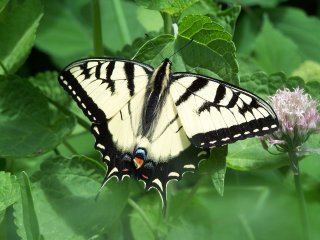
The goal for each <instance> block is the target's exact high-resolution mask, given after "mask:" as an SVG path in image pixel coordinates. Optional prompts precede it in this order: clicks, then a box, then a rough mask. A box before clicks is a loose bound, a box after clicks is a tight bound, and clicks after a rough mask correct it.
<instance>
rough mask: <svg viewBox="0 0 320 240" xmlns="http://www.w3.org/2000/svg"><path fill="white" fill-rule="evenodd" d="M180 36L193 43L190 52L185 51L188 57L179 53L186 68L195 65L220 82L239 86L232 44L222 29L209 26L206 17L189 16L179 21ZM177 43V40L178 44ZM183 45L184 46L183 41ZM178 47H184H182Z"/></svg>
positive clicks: (227, 34)
mask: <svg viewBox="0 0 320 240" xmlns="http://www.w3.org/2000/svg"><path fill="white" fill-rule="evenodd" d="M179 35H180V36H181V37H183V38H187V39H193V42H192V43H191V44H190V47H189V48H190V50H189V49H188V50H189V54H188V52H187V51H186V49H183V50H182V51H181V55H182V57H183V58H184V60H185V61H186V63H187V64H188V63H189V65H190V62H191V61H193V62H197V63H198V64H199V67H204V68H207V69H209V70H211V71H213V72H214V73H216V74H217V75H218V76H219V77H221V78H222V79H223V80H225V81H228V82H231V83H234V84H236V85H238V75H237V74H238V63H237V61H236V57H235V45H234V43H233V42H232V35H231V34H230V33H228V32H227V31H226V30H225V29H224V28H223V27H222V26H220V25H218V24H216V23H214V22H212V20H211V19H210V18H209V17H204V16H198V15H190V16H186V17H185V18H183V19H182V20H181V22H180V24H179ZM183 38H180V39H181V40H182V39H183ZM180 39H179V38H178V41H179V40H180ZM181 40H180V41H181ZM182 43H184V44H186V41H185V40H184V41H182ZM179 45H180V46H183V44H181V43H180V44H179ZM191 46H192V47H191ZM192 50H193V51H192ZM191 56H192V57H191Z"/></svg>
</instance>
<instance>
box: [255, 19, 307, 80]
mask: <svg viewBox="0 0 320 240" xmlns="http://www.w3.org/2000/svg"><path fill="white" fill-rule="evenodd" d="M254 53H255V58H254V59H255V62H256V64H257V65H258V66H259V67H261V69H262V70H263V71H266V72H267V73H274V72H279V71H284V72H286V73H287V74H290V73H291V72H292V71H293V70H294V69H296V68H297V67H298V66H299V65H300V64H301V62H302V57H301V53H300V48H299V46H298V45H296V44H295V43H294V42H293V41H292V40H291V39H289V38H288V37H286V36H285V35H283V34H282V33H281V32H280V31H279V30H277V29H276V28H274V27H273V26H272V24H271V22H270V21H269V19H268V18H264V23H263V26H262V29H261V32H260V34H259V35H258V37H257V40H256V46H255V50H254Z"/></svg>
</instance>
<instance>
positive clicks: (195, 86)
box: [175, 78, 209, 106]
mask: <svg viewBox="0 0 320 240" xmlns="http://www.w3.org/2000/svg"><path fill="white" fill-rule="evenodd" d="M208 82H209V80H207V81H205V80H203V79H200V78H197V79H196V80H194V81H193V83H192V84H191V85H190V86H189V87H188V88H187V89H186V91H185V92H184V93H183V94H182V95H181V96H180V98H179V99H178V100H177V101H176V102H175V104H176V106H179V105H180V104H181V103H183V102H185V101H187V100H188V98H189V97H190V96H192V95H193V94H194V93H196V92H197V91H199V90H201V89H202V88H204V87H205V86H206V85H207V84H208Z"/></svg>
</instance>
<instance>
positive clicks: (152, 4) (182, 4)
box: [135, 0, 199, 15]
mask: <svg viewBox="0 0 320 240" xmlns="http://www.w3.org/2000/svg"><path fill="white" fill-rule="evenodd" d="M135 1H136V2H137V3H138V4H139V5H141V6H144V7H146V8H149V9H152V10H158V11H160V12H165V13H168V14H170V15H178V14H181V13H182V12H183V11H184V10H185V9H187V8H189V7H190V6H192V5H193V4H195V3H196V2H198V1H199V0H175V1H171V0H135Z"/></svg>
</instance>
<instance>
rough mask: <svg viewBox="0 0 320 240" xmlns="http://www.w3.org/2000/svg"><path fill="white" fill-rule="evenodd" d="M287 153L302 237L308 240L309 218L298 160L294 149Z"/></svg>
mask: <svg viewBox="0 0 320 240" xmlns="http://www.w3.org/2000/svg"><path fill="white" fill-rule="evenodd" d="M288 155H289V160H290V162H291V167H292V170H293V176H294V184H295V187H296V193H297V197H298V202H299V209H300V216H301V223H302V233H303V239H304V240H309V239H310V235H309V218H308V213H307V207H306V201H305V198H304V194H303V189H302V185H301V178H300V170H299V162H298V158H297V154H296V152H295V151H289V152H288Z"/></svg>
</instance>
